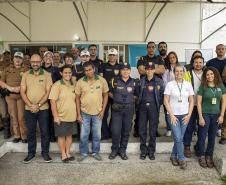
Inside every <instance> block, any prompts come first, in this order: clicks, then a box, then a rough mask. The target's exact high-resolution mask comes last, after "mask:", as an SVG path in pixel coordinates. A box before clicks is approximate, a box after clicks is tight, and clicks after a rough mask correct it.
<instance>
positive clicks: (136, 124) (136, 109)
mask: <svg viewBox="0 0 226 185" xmlns="http://www.w3.org/2000/svg"><path fill="white" fill-rule="evenodd" d="M135 111H136V112H135V114H136V118H135V119H134V133H137V134H138V133H139V108H138V105H135Z"/></svg>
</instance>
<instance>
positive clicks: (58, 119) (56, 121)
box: [53, 116, 60, 125]
mask: <svg viewBox="0 0 226 185" xmlns="http://www.w3.org/2000/svg"><path fill="white" fill-rule="evenodd" d="M53 119H54V123H56V124H58V125H60V118H59V117H58V116H56V117H54V118H53Z"/></svg>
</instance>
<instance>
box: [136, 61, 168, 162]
mask: <svg viewBox="0 0 226 185" xmlns="http://www.w3.org/2000/svg"><path fill="white" fill-rule="evenodd" d="M145 71H146V75H145V76H144V77H142V78H141V80H140V83H139V84H140V85H139V91H138V92H139V97H138V106H139V135H140V150H141V154H140V159H142V160H144V159H145V158H146V156H147V155H148V156H149V159H150V160H154V159H155V155H154V153H155V148H156V132H157V125H158V120H159V108H160V105H161V104H162V97H163V91H164V88H163V80H162V79H160V78H159V77H157V76H156V75H154V74H155V64H154V63H153V62H149V63H147V64H146V66H145ZM148 122H149V136H150V139H149V143H148V146H147V145H146V139H147V124H148Z"/></svg>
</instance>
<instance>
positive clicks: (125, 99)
mask: <svg viewBox="0 0 226 185" xmlns="http://www.w3.org/2000/svg"><path fill="white" fill-rule="evenodd" d="M130 73H131V68H130V65H129V64H128V63H124V64H121V66H120V77H115V78H114V79H113V80H112V84H111V86H110V88H109V89H110V93H109V96H111V97H112V98H113V105H112V125H111V131H112V147H111V150H112V152H111V154H110V155H109V159H115V157H116V156H117V155H120V157H121V159H122V160H127V159H128V156H127V154H126V148H127V144H128V140H129V135H130V131H131V127H132V119H133V114H134V104H135V91H136V88H137V85H136V82H135V80H134V79H132V78H130Z"/></svg>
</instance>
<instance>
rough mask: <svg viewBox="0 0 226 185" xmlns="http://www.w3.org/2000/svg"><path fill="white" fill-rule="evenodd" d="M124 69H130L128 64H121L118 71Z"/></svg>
mask: <svg viewBox="0 0 226 185" xmlns="http://www.w3.org/2000/svg"><path fill="white" fill-rule="evenodd" d="M125 68H127V69H131V67H130V64H129V63H127V62H125V63H122V64H121V65H120V69H125Z"/></svg>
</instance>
